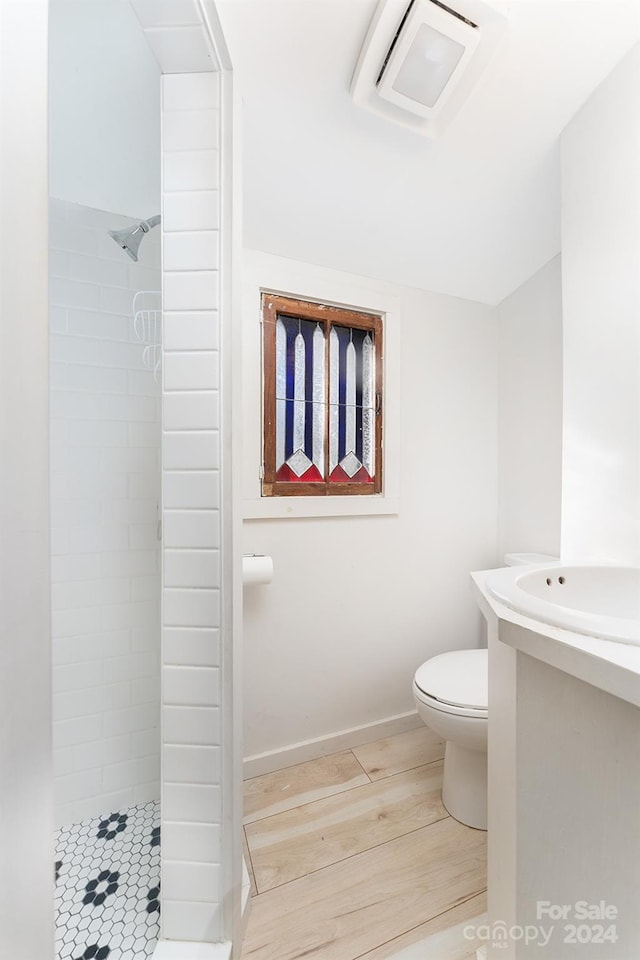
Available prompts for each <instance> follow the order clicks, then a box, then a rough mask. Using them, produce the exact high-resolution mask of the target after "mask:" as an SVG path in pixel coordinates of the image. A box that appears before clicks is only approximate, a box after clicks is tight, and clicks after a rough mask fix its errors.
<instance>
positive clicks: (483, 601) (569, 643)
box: [471, 570, 640, 706]
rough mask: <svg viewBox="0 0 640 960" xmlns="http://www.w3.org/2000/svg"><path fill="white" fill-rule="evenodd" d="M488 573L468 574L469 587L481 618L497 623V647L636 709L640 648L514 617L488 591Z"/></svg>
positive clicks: (639, 701) (639, 697) (638, 703)
mask: <svg viewBox="0 0 640 960" xmlns="http://www.w3.org/2000/svg"><path fill="white" fill-rule="evenodd" d="M493 572H494V571H493V570H481V571H478V572H476V573H472V574H471V582H472V589H473V593H474V596H475V598H476V600H477V602H478V604H479V606H480V609H481V610H482V613H483V614H484V616H485V618H486V620H487V621H488V622H489V623H497V625H498V634H499V638H500V640H501V641H502V642H503V643H506V644H508V645H509V646H511V647H514V649H516V650H520V651H522V653H526V654H528V655H529V656H531V657H535V658H536V659H537V660H542V661H543V662H544V663H548V664H549V665H550V666H552V667H556V668H557V669H558V670H562V671H564V673H568V674H570V675H571V676H574V677H577V678H578V679H579V680H584V681H585V683H590V684H591V685H592V686H594V687H598V688H599V689H600V690H604V691H606V692H607V693H611V694H613V696H616V697H619V698H620V699H621V700H626V701H627V702H628V703H632V704H634V705H635V706H640V646H635V645H632V644H628V643H619V642H617V641H615V640H601V639H599V638H597V637H588V636H585V635H584V634H580V633H572V632H571V631H570V630H563V629H561V628H560V627H554V626H551V625H550V624H548V623H542V622H541V621H539V620H533V619H530V618H529V617H524V616H522V615H521V614H519V613H516V611H515V610H511V609H510V608H509V607H506V606H505V605H504V604H502V603H500V602H499V601H497V600H496V599H494V597H492V596H491V594H490V593H489V592H488V590H487V588H486V579H487V577H488V576H489V574H490V573H493ZM514 627H515V628H518V629H514Z"/></svg>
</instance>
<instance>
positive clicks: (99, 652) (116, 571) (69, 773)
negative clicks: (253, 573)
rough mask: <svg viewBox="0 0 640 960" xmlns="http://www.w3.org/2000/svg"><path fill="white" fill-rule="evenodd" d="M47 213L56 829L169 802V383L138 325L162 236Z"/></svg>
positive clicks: (95, 218)
mask: <svg viewBox="0 0 640 960" xmlns="http://www.w3.org/2000/svg"><path fill="white" fill-rule="evenodd" d="M132 222H133V221H132V220H131V219H130V218H127V217H123V216H116V215H114V214H112V213H105V212H103V211H99V210H93V209H91V208H89V207H85V206H81V205H79V204H72V203H68V202H66V201H63V200H55V199H54V200H52V201H51V204H50V253H49V271H50V287H49V293H50V297H49V300H50V361H51V365H50V377H51V406H50V414H51V524H52V562H51V580H52V587H51V605H52V637H53V731H54V775H55V800H56V821H57V824H58V825H62V824H64V823H72V822H76V821H79V820H83V819H85V818H86V817H91V816H96V815H98V814H101V813H105V812H110V811H111V810H115V809H121V808H123V807H127V806H131V805H132V804H133V803H143V802H145V801H147V800H152V799H156V798H157V797H158V796H159V792H160V784H159V779H160V771H159V766H160V733H159V729H158V726H159V698H160V540H159V529H158V519H159V506H160V385H159V382H157V381H156V378H155V377H154V374H153V371H151V370H149V369H147V368H145V366H144V364H143V356H142V352H143V344H141V343H140V341H139V340H138V339H137V337H136V335H135V332H134V326H133V312H132V302H133V297H134V293H135V292H136V291H138V290H159V289H160V233H159V231H158V230H156V231H154V232H151V233H149V234H148V236H146V237H145V239H144V240H143V242H142V244H141V246H140V251H139V258H140V259H139V262H138V263H134V262H133V261H131V260H129V258H128V257H127V256H126V255H125V254H124V252H123V251H122V250H121V249H120V248H119V247H118V246H117V244H116V243H115V242H114V241H113V239H112V238H111V237H109V236H108V233H107V230H109V229H120V228H121V227H124V226H128V225H129V224H131V223H132Z"/></svg>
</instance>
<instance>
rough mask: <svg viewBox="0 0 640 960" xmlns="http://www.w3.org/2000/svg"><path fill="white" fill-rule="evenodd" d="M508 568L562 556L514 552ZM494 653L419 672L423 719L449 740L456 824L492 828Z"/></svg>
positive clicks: (459, 653) (439, 661) (448, 790)
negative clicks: (490, 773) (490, 681)
mask: <svg viewBox="0 0 640 960" xmlns="http://www.w3.org/2000/svg"><path fill="white" fill-rule="evenodd" d="M504 559H505V564H506V565H507V566H519V565H526V564H532V563H549V562H553V561H556V560H557V557H547V556H544V555H542V554H535V553H510V554H507V556H506V557H505V558H504ZM487 656H488V651H487V650H453V651H452V652H451V653H442V654H440V655H439V656H437V657H432V658H431V659H430V660H427V661H426V662H425V663H423V664H422V666H421V667H418V669H417V670H416V673H415V677H414V678H413V697H414V700H415V703H416V707H417V710H418V714H419V715H420V717H422V719H423V720H424V722H425V723H426V724H427V726H428V727H431V729H432V730H435V732H436V733H439V734H440V736H441V737H442V738H443V740H445V741H446V746H445V754H444V775H443V779H442V802H443V804H444V806H445V807H446V809H447V810H448V812H449V813H450V814H451V816H452V817H455V819H456V820H459V821H460V822H461V823H465V824H466V825H467V826H469V827H476V828H477V829H478V830H486V829H487V734H488V728H489V721H488V705H489V697H488V672H489V671H488V662H487Z"/></svg>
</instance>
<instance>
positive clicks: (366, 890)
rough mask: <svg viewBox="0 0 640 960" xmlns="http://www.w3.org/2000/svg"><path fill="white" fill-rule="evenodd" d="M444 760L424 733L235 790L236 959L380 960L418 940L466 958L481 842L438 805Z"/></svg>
mask: <svg viewBox="0 0 640 960" xmlns="http://www.w3.org/2000/svg"><path fill="white" fill-rule="evenodd" d="M443 749H444V744H443V743H442V741H441V740H438V738H437V737H436V736H435V735H434V734H433V733H432V732H431V731H430V730H428V729H427V728H426V727H423V728H419V729H417V730H412V731H410V732H409V733H405V734H400V735H399V736H397V737H389V738H386V739H384V740H379V741H377V742H376V743H371V744H366V745H364V746H360V747H355V748H354V749H353V750H344V751H341V752H340V753H338V754H334V755H332V756H329V757H323V758H321V759H319V760H312V761H309V762H308V763H302V764H298V765H296V766H294V767H289V768H287V769H285V770H280V771H277V772H276V773H272V774H266V775H264V776H261V777H256V778H254V779H253V780H249V781H247V782H246V783H245V799H246V820H245V839H246V851H247V853H248V857H249V862H248V863H247V867H248V868H249V873H250V877H251V880H252V908H251V913H250V916H249V922H248V926H247V932H246V936H245V940H244V944H243V951H242V960H297V958H302V957H312V958H314V960H356V958H360V960H384V958H391V957H393V956H394V955H395V954H397V953H401V955H404V951H405V950H406V949H407V948H410V947H411V944H416V943H418V942H419V941H422V940H426V939H427V938H436V939H437V940H438V943H439V944H440V946H441V947H442V950H443V951H444V947H445V945H446V949H447V952H446V957H447V960H449V957H451V960H464V958H466V957H469V956H473V954H474V950H475V947H474V948H473V949H471V946H470V943H469V941H468V940H465V939H464V938H463V937H462V934H461V933H460V930H461V929H462V927H461V926H460V925H464V924H465V923H466V922H468V921H469V920H471V919H472V918H473V917H476V916H478V915H479V914H482V913H483V911H484V910H485V909H486V906H485V895H484V891H485V889H486V834H485V833H484V832H482V831H478V830H472V829H470V828H469V827H464V826H462V824H459V823H458V822H457V821H456V820H453V819H452V818H451V817H450V816H449V815H448V814H447V812H446V810H445V809H444V807H443V806H442V802H441V799H440V789H441V784H442V762H441V758H442V755H443ZM443 938H444V939H443ZM429 942H430V941H429ZM434 942H435V940H434ZM439 949H440V947H439ZM407 956H408V954H407ZM443 956H445V954H444V953H443Z"/></svg>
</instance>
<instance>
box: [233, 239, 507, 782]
mask: <svg viewBox="0 0 640 960" xmlns="http://www.w3.org/2000/svg"><path fill="white" fill-rule="evenodd" d="M261 285H263V286H265V287H266V288H269V289H281V290H284V291H285V292H288V293H293V294H299V295H301V296H305V295H306V296H311V297H312V296H313V295H314V291H315V292H316V295H317V291H318V289H320V288H322V289H323V290H324V291H328V290H331V291H332V296H333V298H335V300H336V301H337V302H343V303H344V302H347V303H351V304H355V305H358V300H359V299H360V302H362V301H363V300H366V302H367V304H368V305H371V304H372V303H374V302H375V301H376V298H379V300H380V302H383V303H384V302H386V301H387V300H388V299H389V298H395V300H396V301H397V303H398V305H399V311H400V314H401V319H400V322H401V336H400V358H399V377H398V384H397V391H398V394H399V396H397V397H395V400H396V401H397V400H399V401H400V406H401V409H400V416H399V420H398V429H399V430H400V438H399V439H400V450H401V454H400V464H399V468H400V469H399V473H400V488H401V489H400V507H399V513H398V514H397V515H391V516H357V517H354V516H341V517H330V516H329V517H327V516H323V517H319V518H293V517H288V518H287V517H286V516H285V517H284V518H281V519H277V518H276V519H269V520H266V519H264V520H257V519H253V520H246V521H245V524H244V550H245V552H247V553H265V554H270V555H271V556H272V557H273V562H274V577H273V582H272V583H271V584H269V585H267V586H260V587H254V588H245V603H244V610H245V627H244V647H245V669H244V682H245V687H244V694H245V695H244V703H245V756H246V757H250V756H255V755H257V754H263V753H268V754H272V753H275V757H274V758H273V760H272V761H267V762H268V763H269V762H273V764H274V765H275V766H277V765H278V763H279V761H282V762H287V755H286V754H283V755H281V756H280V757H279V756H278V751H282V750H284V749H285V748H286V747H289V746H291V745H292V744H296V743H300V742H301V741H309V740H312V739H314V738H327V737H331V736H333V735H335V734H337V733H339V732H341V731H345V730H352V729H353V728H355V727H358V726H361V725H365V724H376V723H379V722H383V721H386V720H388V719H389V718H392V717H397V716H398V715H402V714H408V713H409V714H411V713H412V712H413V710H414V704H413V698H412V694H411V682H412V678H413V674H414V672H415V669H416V667H417V666H419V664H420V663H422V662H423V661H424V660H426V659H427V658H428V657H429V656H433V655H435V654H437V653H442V652H444V651H446V650H451V649H455V648H457V647H474V646H478V645H479V644H480V642H481V640H482V629H481V617H480V614H479V611H478V609H477V607H476V605H475V604H474V602H473V600H472V598H471V595H470V590H469V571H470V570H473V569H479V568H486V567H490V566H493V565H495V562H496V557H497V550H496V529H497V498H496V483H497V316H496V311H495V309H494V308H491V307H487V306H484V305H480V304H477V303H472V302H470V301H464V300H457V299H454V298H451V297H446V296H440V295H435V294H430V293H427V292H425V291H420V290H414V289H409V288H403V287H398V286H394V285H391V284H386V283H379V282H376V281H374V280H370V279H367V278H363V277H353V276H350V275H347V274H344V273H340V272H338V271H332V270H327V269H324V268H318V267H314V266H311V265H306V264H301V263H299V262H296V261H289V260H285V259H283V258H279V257H271V256H269V255H267V254H263V253H259V252H257V251H245V288H244V289H245V293H244V298H243V313H244V343H243V358H244V359H243V365H244V449H245V465H246V466H245V472H248V473H250V474H251V477H252V478H255V477H257V475H258V469H259V460H260V403H261V401H260V382H261V357H260V298H259V287H260V286H261ZM325 296H326V294H325ZM388 426H391V423H389V424H388ZM397 439H398V438H397V437H395V438H394V437H392V436H388V437H387V441H388V442H390V443H391V445H392V446H393V445H394V444H393V441H397ZM285 509H286V505H285ZM409 719H410V718H409ZM375 736H376V731H375V729H374V730H373V732H372V734H371V738H372V739H373V738H375ZM313 749H318V750H319V752H321V750H322V748H321V747H314V748H313ZM260 762H262V761H260ZM253 769H254V770H255V769H256V766H255V764H254V766H253Z"/></svg>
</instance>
